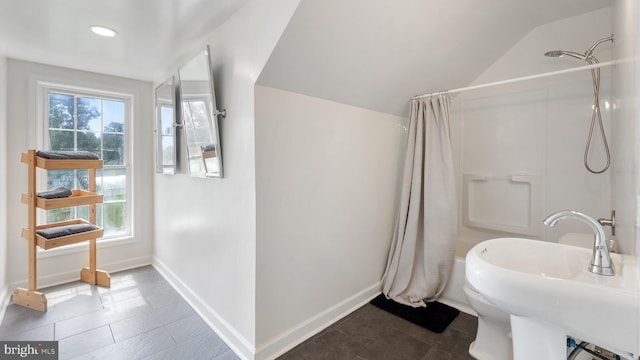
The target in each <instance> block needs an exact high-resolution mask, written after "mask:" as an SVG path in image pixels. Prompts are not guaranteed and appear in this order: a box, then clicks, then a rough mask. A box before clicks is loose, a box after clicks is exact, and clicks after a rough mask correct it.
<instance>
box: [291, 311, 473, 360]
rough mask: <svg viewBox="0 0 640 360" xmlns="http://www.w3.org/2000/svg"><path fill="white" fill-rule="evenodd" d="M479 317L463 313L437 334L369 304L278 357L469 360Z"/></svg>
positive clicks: (368, 359) (313, 359)
mask: <svg viewBox="0 0 640 360" xmlns="http://www.w3.org/2000/svg"><path fill="white" fill-rule="evenodd" d="M477 327H478V319H477V318H476V317H475V316H471V315H468V314H465V313H463V312H461V313H460V315H458V317H456V319H455V320H454V321H453V323H451V325H449V327H447V329H446V330H445V331H444V332H443V333H441V334H436V333H434V332H431V331H429V330H426V329H424V328H422V327H420V326H417V325H414V324H412V323H410V322H408V321H406V320H403V319H401V318H399V317H397V316H395V315H392V314H389V313H387V312H385V311H383V310H380V309H378V308H377V307H375V306H373V305H369V304H367V305H365V306H363V307H361V308H360V309H358V310H356V311H354V312H353V313H351V314H350V315H348V316H347V317H345V318H343V319H341V320H340V321H338V322H337V323H335V324H333V325H331V326H330V327H328V328H326V329H325V330H323V331H322V332H320V333H318V334H317V335H315V336H313V337H311V338H310V339H309V340H307V341H305V342H304V343H302V344H300V345H298V346H297V347H295V348H293V349H292V350H291V351H289V352H288V353H286V354H284V355H283V356H281V357H279V358H278V360H320V359H323V360H324V359H326V360H351V359H353V360H467V359H471V360H473V358H472V357H471V356H469V353H468V351H469V344H471V342H472V341H473V340H474V339H475V335H476V329H477Z"/></svg>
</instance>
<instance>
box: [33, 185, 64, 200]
mask: <svg viewBox="0 0 640 360" xmlns="http://www.w3.org/2000/svg"><path fill="white" fill-rule="evenodd" d="M72 194H73V193H72V192H71V190H69V189H67V188H66V187H58V188H55V189H53V190H48V191H42V192H39V193H36V196H37V197H39V198H43V199H61V198H67V197H69V196H71V195H72Z"/></svg>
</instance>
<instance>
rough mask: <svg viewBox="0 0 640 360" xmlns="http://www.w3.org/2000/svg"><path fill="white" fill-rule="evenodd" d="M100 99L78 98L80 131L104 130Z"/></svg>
mask: <svg viewBox="0 0 640 360" xmlns="http://www.w3.org/2000/svg"><path fill="white" fill-rule="evenodd" d="M100 103H101V101H100V100H99V99H92V98H78V127H77V129H78V130H91V131H101V130H102V118H101V117H100V107H101V106H100Z"/></svg>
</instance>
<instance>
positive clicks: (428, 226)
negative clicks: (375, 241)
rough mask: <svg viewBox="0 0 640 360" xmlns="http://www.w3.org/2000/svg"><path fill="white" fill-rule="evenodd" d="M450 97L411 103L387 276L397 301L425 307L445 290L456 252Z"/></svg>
mask: <svg viewBox="0 0 640 360" xmlns="http://www.w3.org/2000/svg"><path fill="white" fill-rule="evenodd" d="M449 101H450V100H449V97H448V96H444V95H441V96H438V97H433V98H431V99H428V100H427V101H426V102H425V101H419V100H414V101H412V103H411V118H410V125H409V140H408V144H407V152H406V157H405V165H404V176H403V184H402V194H401V198H400V208H399V214H398V219H397V223H396V228H395V232H394V234H393V239H392V243H391V251H390V255H389V259H388V262H387V268H386V270H385V273H384V276H383V279H382V289H383V293H384V294H385V295H386V296H387V297H389V298H391V299H393V300H395V301H396V302H399V303H402V304H406V305H410V306H425V300H426V301H433V300H436V299H437V298H438V297H439V296H440V295H441V294H442V292H443V290H444V288H445V286H446V284H447V280H448V278H449V274H450V272H451V268H452V266H453V260H454V255H455V243H456V238H457V232H458V229H457V224H458V216H457V206H456V204H457V200H456V190H455V184H456V183H455V177H454V166H453V155H452V151H451V137H450V128H449Z"/></svg>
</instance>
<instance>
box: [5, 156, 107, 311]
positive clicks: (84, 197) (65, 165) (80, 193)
mask: <svg viewBox="0 0 640 360" xmlns="http://www.w3.org/2000/svg"><path fill="white" fill-rule="evenodd" d="M21 161H22V162H23V163H25V164H27V165H28V168H29V184H28V186H29V191H28V192H27V193H26V194H22V197H21V200H22V202H23V203H25V204H27V205H28V207H29V217H28V218H29V223H28V225H27V227H26V228H23V229H22V237H23V238H24V239H26V240H27V241H28V242H29V286H28V289H24V288H17V289H15V290H14V291H13V302H14V303H15V304H17V305H21V306H24V307H28V308H31V309H35V310H39V311H43V312H44V311H47V298H46V296H45V295H44V294H43V293H41V292H38V291H37V278H38V273H37V247H40V248H42V249H44V250H48V249H53V248H57V247H61V246H66V245H71V244H75V243H79V242H83V241H89V266H88V267H84V268H83V269H82V270H80V280H81V281H84V282H87V283H89V284H92V285H101V286H105V287H109V286H111V278H110V276H109V274H108V273H107V272H106V271H102V270H98V269H97V268H96V262H97V261H96V240H97V239H98V238H100V237H102V235H103V229H102V228H100V227H97V226H96V229H95V230H91V231H85V232H80V233H76V234H73V235H67V236H60V237H55V238H51V239H47V238H45V237H43V236H40V235H39V234H37V233H36V231H38V230H42V229H50V228H53V227H58V226H67V225H76V224H93V225H95V224H96V204H100V203H102V200H103V197H102V195H101V194H98V193H96V169H101V168H102V166H103V163H102V160H84V159H77V160H76V159H73V160H68V159H65V160H52V159H45V158H41V157H38V156H36V151H35V150H28V151H27V152H26V153H22V157H21ZM37 168H40V169H44V170H63V169H67V170H73V169H87V170H88V173H89V189H88V191H87V190H72V195H71V196H70V197H67V198H61V199H43V198H39V197H37V196H36V173H37ZM74 206H88V207H89V221H86V220H84V219H73V220H68V221H62V222H57V223H50V224H43V225H37V224H36V223H37V221H36V209H38V208H40V209H43V210H51V209H59V208H66V207H74Z"/></svg>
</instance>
